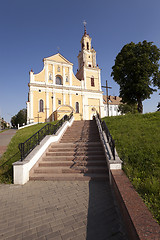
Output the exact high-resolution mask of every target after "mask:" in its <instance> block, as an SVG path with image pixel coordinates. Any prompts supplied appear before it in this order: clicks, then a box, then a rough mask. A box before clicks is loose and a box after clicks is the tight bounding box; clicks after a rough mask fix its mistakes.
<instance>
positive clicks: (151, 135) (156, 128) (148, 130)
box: [104, 112, 160, 223]
mask: <svg viewBox="0 0 160 240" xmlns="http://www.w3.org/2000/svg"><path fill="white" fill-rule="evenodd" d="M104 120H105V122H106V124H107V126H108V128H109V130H110V133H111V135H112V137H113V139H114V140H115V144H116V149H117V152H118V155H119V157H120V158H121V159H122V160H123V170H124V171H125V173H126V174H127V176H128V177H129V179H130V180H131V182H132V184H133V186H134V187H135V189H136V190H137V192H138V193H139V194H140V196H141V197H142V198H143V200H144V202H145V203H146V205H147V206H148V208H149V209H150V210H151V212H152V214H153V216H154V217H155V218H156V220H157V221H158V222H159V223H160V112H156V113H150V114H143V115H140V114H136V115H131V114H129V115H125V116H118V117H110V118H104Z"/></svg>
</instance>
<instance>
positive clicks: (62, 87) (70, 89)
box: [28, 83, 103, 94]
mask: <svg viewBox="0 0 160 240" xmlns="http://www.w3.org/2000/svg"><path fill="white" fill-rule="evenodd" d="M28 85H29V87H37V88H50V89H61V90H68V91H80V92H85V93H86V92H88V93H100V94H102V93H103V91H97V90H90V89H83V88H81V87H78V88H77V87H68V86H56V85H54V86H53V85H52V86H51V85H47V84H46V85H44V84H36V83H29V84H28Z"/></svg>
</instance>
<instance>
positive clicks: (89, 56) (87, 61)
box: [78, 21, 96, 70]
mask: <svg viewBox="0 0 160 240" xmlns="http://www.w3.org/2000/svg"><path fill="white" fill-rule="evenodd" d="M91 41H92V38H91V37H90V36H89V34H87V30H86V22H85V21H84V34H83V36H82V39H81V51H80V52H79V55H78V68H79V69H78V70H80V68H81V67H83V66H85V67H90V68H96V51H95V50H94V49H93V47H92V45H91Z"/></svg>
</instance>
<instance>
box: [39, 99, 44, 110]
mask: <svg viewBox="0 0 160 240" xmlns="http://www.w3.org/2000/svg"><path fill="white" fill-rule="evenodd" d="M43 108H44V102H43V100H42V99H40V100H39V112H43Z"/></svg>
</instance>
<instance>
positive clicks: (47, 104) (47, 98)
mask: <svg viewBox="0 0 160 240" xmlns="http://www.w3.org/2000/svg"><path fill="white" fill-rule="evenodd" d="M49 110H50V109H49V92H48V89H46V113H47V121H48V118H49Z"/></svg>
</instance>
